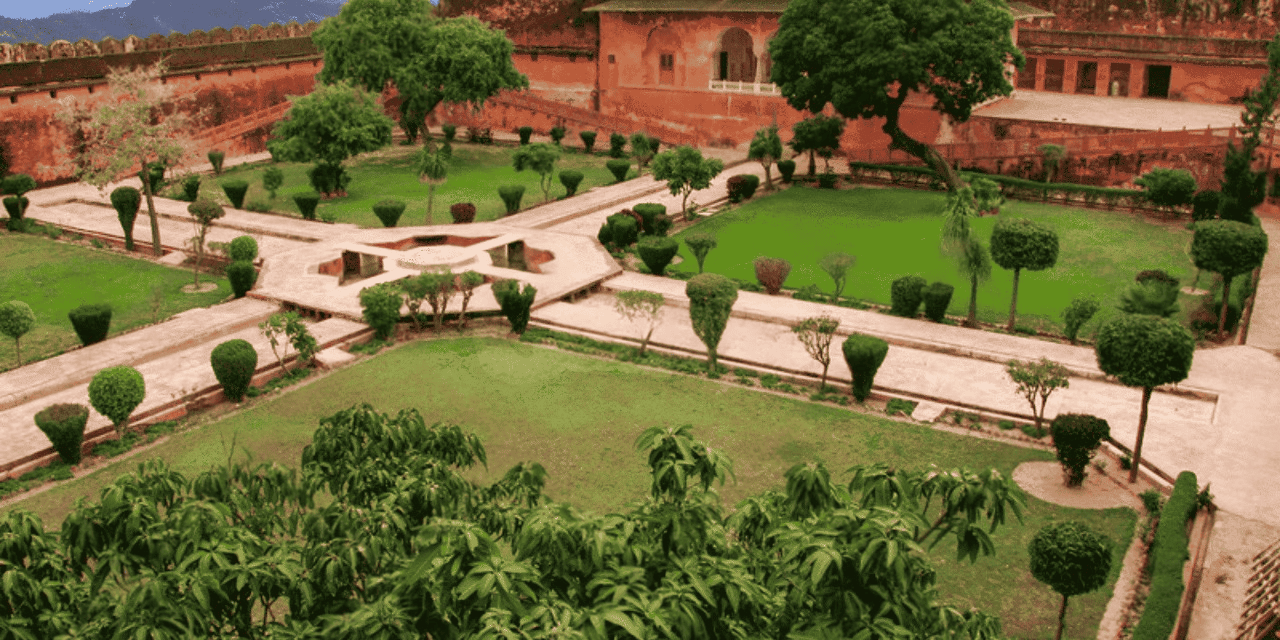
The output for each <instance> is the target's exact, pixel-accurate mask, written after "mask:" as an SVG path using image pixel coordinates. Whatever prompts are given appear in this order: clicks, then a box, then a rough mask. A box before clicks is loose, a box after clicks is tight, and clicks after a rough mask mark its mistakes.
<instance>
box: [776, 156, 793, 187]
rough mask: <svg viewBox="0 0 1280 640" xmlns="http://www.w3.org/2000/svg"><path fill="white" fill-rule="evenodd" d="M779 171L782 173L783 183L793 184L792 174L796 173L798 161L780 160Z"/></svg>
mask: <svg viewBox="0 0 1280 640" xmlns="http://www.w3.org/2000/svg"><path fill="white" fill-rule="evenodd" d="M778 173H779V174H781V175H782V184H791V176H793V175H795V173H796V161H795V160H779V161H778Z"/></svg>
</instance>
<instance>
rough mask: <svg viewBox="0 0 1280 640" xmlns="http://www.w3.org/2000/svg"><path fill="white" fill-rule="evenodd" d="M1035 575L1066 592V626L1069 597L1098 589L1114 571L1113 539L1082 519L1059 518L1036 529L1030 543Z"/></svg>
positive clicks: (1057, 638) (1062, 619)
mask: <svg viewBox="0 0 1280 640" xmlns="http://www.w3.org/2000/svg"><path fill="white" fill-rule="evenodd" d="M1027 552H1028V554H1029V555H1030V556H1031V575H1032V576H1034V577H1035V579H1036V580H1039V581H1040V582H1043V583H1045V584H1047V585H1049V588H1051V589H1053V590H1054V591H1056V592H1058V593H1059V594H1061V595H1062V606H1061V607H1060V608H1059V609H1058V631H1057V633H1055V634H1054V636H1053V640H1062V630H1063V628H1064V627H1065V626H1066V618H1067V599H1068V598H1070V597H1071V596H1078V595H1080V594H1084V593H1089V592H1090V591H1096V590H1097V589H1099V588H1101V587H1102V585H1104V584H1106V583H1107V574H1108V573H1110V572H1111V542H1110V541H1109V540H1107V539H1106V538H1104V537H1102V536H1101V535H1098V534H1097V533H1095V532H1094V531H1093V530H1092V529H1090V528H1089V527H1087V526H1085V525H1083V524H1080V523H1078V522H1055V523H1053V524H1050V525H1048V526H1046V527H1044V528H1043V529H1041V530H1040V531H1038V532H1036V535H1035V537H1034V538H1032V539H1031V544H1029V545H1027Z"/></svg>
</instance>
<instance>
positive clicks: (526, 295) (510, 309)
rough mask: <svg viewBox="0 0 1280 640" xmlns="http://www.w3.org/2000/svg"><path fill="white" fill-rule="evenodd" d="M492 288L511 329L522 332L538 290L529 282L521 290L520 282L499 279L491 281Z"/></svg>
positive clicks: (526, 325)
mask: <svg viewBox="0 0 1280 640" xmlns="http://www.w3.org/2000/svg"><path fill="white" fill-rule="evenodd" d="M492 289H493V297H494V299H495V300H497V301H498V306H499V307H500V308H501V309H502V315H504V316H506V317H507V321H508V322H510V323H511V331H513V332H514V333H516V334H523V333H524V330H525V329H526V328H527V327H528V326H529V311H530V310H531V309H532V308H533V299H534V297H535V296H537V295H538V290H537V289H535V288H533V285H531V284H526V285H524V289H523V290H522V289H520V283H519V282H517V281H515V280H499V281H497V282H495V283H493V287H492Z"/></svg>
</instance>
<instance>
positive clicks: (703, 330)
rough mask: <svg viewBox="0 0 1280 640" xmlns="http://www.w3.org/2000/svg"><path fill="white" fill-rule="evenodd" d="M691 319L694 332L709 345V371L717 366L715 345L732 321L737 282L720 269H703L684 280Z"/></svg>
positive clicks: (736, 296)
mask: <svg viewBox="0 0 1280 640" xmlns="http://www.w3.org/2000/svg"><path fill="white" fill-rule="evenodd" d="M684 293H685V295H686V296H687V297H688V298H689V320H690V322H691V323H692V324H693V332H694V333H695V334H697V335H698V339H699V340H702V344H704V345H706V346H707V371H710V372H715V370H716V355H717V353H716V347H718V346H719V345H720V337H721V336H723V335H724V330H725V327H727V326H728V324H729V312H730V311H731V310H732V309H733V303H734V302H736V301H737V300H738V285H736V284H734V282H733V281H732V280H730V279H728V278H726V277H724V276H722V275H720V274H717V273H700V274H698V275H696V276H694V277H692V278H690V279H689V282H688V283H686V284H685V288H684Z"/></svg>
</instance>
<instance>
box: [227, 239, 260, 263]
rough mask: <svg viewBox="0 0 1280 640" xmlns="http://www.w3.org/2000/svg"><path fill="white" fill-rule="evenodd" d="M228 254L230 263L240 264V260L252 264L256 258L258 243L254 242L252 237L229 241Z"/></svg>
mask: <svg viewBox="0 0 1280 640" xmlns="http://www.w3.org/2000/svg"><path fill="white" fill-rule="evenodd" d="M228 254H229V255H230V257H231V261H232V262H240V261H241V260H248V261H249V262H253V260H254V259H255V258H257V257H258V241H257V240H254V239H253V236H240V237H239V238H236V239H235V240H232V241H231V246H230V247H229V248H228Z"/></svg>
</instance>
